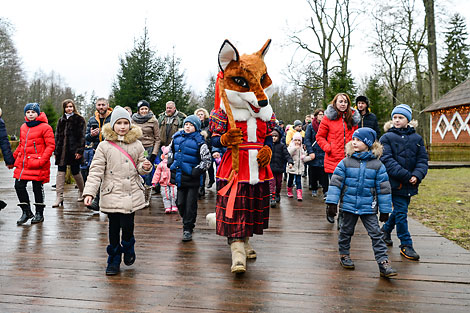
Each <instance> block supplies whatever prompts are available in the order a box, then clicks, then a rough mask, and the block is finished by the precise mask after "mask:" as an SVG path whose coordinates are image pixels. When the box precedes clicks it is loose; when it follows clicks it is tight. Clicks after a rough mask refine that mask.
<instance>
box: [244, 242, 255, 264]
mask: <svg viewBox="0 0 470 313" xmlns="http://www.w3.org/2000/svg"><path fill="white" fill-rule="evenodd" d="M248 240H250V237H245V255H246V258H247V259H256V251H255V249H253V247H252V246H251V245H250V243H249V242H248Z"/></svg>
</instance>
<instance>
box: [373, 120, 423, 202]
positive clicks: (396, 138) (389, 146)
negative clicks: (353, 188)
mask: <svg viewBox="0 0 470 313" xmlns="http://www.w3.org/2000/svg"><path fill="white" fill-rule="evenodd" d="M411 124H412V125H416V122H415V121H412V123H411ZM392 125H393V123H392V122H391V121H390V122H387V123H386V124H385V126H384V129H385V130H386V133H385V134H384V135H383V136H382V137H381V138H380V143H382V145H383V146H384V153H383V155H382V158H381V159H380V160H381V161H382V163H383V164H384V165H385V167H386V168H387V173H388V176H389V177H390V184H391V186H392V193H393V194H394V195H400V196H408V197H411V196H414V195H416V194H417V193H418V185H419V184H420V183H421V181H422V180H423V179H424V177H425V176H426V174H427V172H428V153H427V152H426V148H425V146H424V142H423V138H422V137H421V136H420V135H418V134H417V133H416V131H415V128H414V127H413V126H410V125H408V127H407V128H395V127H392ZM412 176H416V178H418V182H417V183H416V185H412V184H410V183H409V180H410V178H411V177H412Z"/></svg>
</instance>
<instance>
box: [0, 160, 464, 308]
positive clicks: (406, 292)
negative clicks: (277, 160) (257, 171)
mask: <svg viewBox="0 0 470 313" xmlns="http://www.w3.org/2000/svg"><path fill="white" fill-rule="evenodd" d="M53 173H55V169H53ZM11 176H12V171H8V169H7V168H6V167H5V166H4V164H3V162H2V164H1V166H0V177H1V180H0V194H1V196H0V198H1V199H3V200H5V201H6V202H7V203H8V206H7V208H6V209H4V210H3V211H1V212H0V238H1V250H2V251H1V258H0V312H2V313H3V312H470V252H469V251H467V250H465V249H463V248H460V247H459V246H457V245H455V244H454V243H452V242H450V241H448V240H446V239H444V238H442V237H441V236H439V235H437V234H436V233H435V232H433V231H432V230H430V229H428V228H426V227H424V226H422V225H421V224H419V223H417V222H415V221H413V220H411V221H410V229H411V233H412V235H413V239H414V241H415V248H416V250H417V252H418V253H419V254H420V255H421V259H422V260H421V261H420V262H413V261H408V260H405V259H404V258H402V257H401V256H400V254H399V248H398V247H396V246H395V247H393V248H392V249H390V250H389V255H390V258H391V260H392V264H393V266H394V267H395V268H396V269H397V270H398V276H397V277H396V278H394V279H390V280H387V279H383V278H379V272H378V268H377V264H376V263H375V261H374V257H373V252H372V248H371V242H370V239H369V238H368V236H367V234H366V233H365V230H364V227H363V226H362V225H358V226H357V229H356V234H355V236H354V237H353V241H352V252H351V257H352V258H353V260H354V261H355V263H356V269H355V270H354V271H348V270H344V269H343V268H341V266H340V265H339V261H338V252H337V230H336V225H331V224H329V223H327V222H326V220H325V216H324V205H323V202H322V201H321V200H320V199H317V198H312V197H311V196H310V195H309V194H308V193H306V194H305V200H304V201H303V202H297V201H296V200H293V199H287V198H286V197H283V198H282V200H281V205H280V208H276V209H271V221H270V229H269V230H268V231H266V233H265V235H263V236H257V237H255V238H254V239H253V241H252V242H253V245H254V247H255V248H256V250H257V253H258V258H257V259H256V260H249V262H248V271H247V272H246V273H245V274H244V275H240V276H234V275H233V274H231V273H230V260H231V257H230V249H229V246H228V245H227V243H226V240H225V239H224V238H223V237H219V236H217V235H215V233H214V231H213V230H211V229H209V228H208V227H207V226H206V224H205V220H204V218H205V215H206V214H207V213H209V212H212V211H213V209H214V194H215V190H209V191H208V192H207V196H206V198H205V199H204V200H201V201H200V202H199V216H198V223H197V226H196V231H195V234H194V240H193V241H192V242H189V243H183V242H181V235H182V230H181V221H180V218H179V217H178V216H177V215H174V214H173V215H165V214H163V209H162V204H161V198H160V196H157V195H154V196H153V202H152V206H151V208H150V209H147V210H142V211H139V212H138V213H137V215H136V229H135V236H136V240H137V244H136V253H137V260H136V263H135V264H134V265H132V266H130V267H126V266H125V265H124V264H123V265H122V268H121V269H122V271H121V273H120V274H119V275H117V276H112V277H107V276H105V274H104V270H105V266H106V257H107V256H106V251H105V248H106V245H107V244H108V240H107V218H106V215H104V214H100V215H92V214H91V213H90V212H89V211H88V210H87V209H86V208H85V207H83V204H81V203H77V202H75V199H76V196H77V191H76V189H74V188H73V186H67V189H66V198H65V207H64V208H51V204H52V203H53V201H54V199H55V191H53V190H51V184H46V185H45V191H46V203H47V205H48V206H47V208H46V211H45V222H44V223H43V224H39V225H29V223H28V224H27V225H24V226H17V225H16V220H17V219H18V218H19V216H20V210H19V208H18V207H16V203H17V199H16V195H15V192H14V188H13V179H12V178H11ZM52 181H53V182H54V181H55V178H54V177H52ZM29 188H30V187H29ZM116 201H119V199H116ZM392 238H393V239H394V242H395V244H396V245H397V243H398V239H397V238H396V237H395V235H393V237H392Z"/></svg>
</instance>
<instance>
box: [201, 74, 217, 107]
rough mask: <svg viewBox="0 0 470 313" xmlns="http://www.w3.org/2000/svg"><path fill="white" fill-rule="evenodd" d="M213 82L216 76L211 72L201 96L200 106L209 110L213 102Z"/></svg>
mask: <svg viewBox="0 0 470 313" xmlns="http://www.w3.org/2000/svg"><path fill="white" fill-rule="evenodd" d="M215 82H216V76H215V75H213V74H211V75H210V76H209V82H208V84H207V87H206V90H205V91H204V95H203V96H202V107H203V108H204V109H206V110H207V111H208V112H210V111H211V110H212V109H213V108H214V102H215Z"/></svg>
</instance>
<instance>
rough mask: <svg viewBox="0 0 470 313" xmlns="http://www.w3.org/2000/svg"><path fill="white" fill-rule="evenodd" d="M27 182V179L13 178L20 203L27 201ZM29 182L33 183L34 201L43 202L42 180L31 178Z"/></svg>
mask: <svg viewBox="0 0 470 313" xmlns="http://www.w3.org/2000/svg"><path fill="white" fill-rule="evenodd" d="M28 182H29V180H19V179H15V190H16V195H17V196H18V200H19V201H20V203H29V196H28V191H27V190H26V185H27V184H28ZM31 182H32V184H33V193H34V202H35V203H41V204H42V203H44V186H43V184H42V182H40V181H35V180H31Z"/></svg>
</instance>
